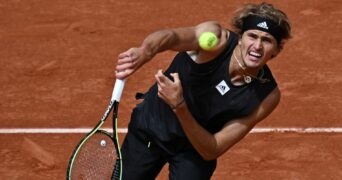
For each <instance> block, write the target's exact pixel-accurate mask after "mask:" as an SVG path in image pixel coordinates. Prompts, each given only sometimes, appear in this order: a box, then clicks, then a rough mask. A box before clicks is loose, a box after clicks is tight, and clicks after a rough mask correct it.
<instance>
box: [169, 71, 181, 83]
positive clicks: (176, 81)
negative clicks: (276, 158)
mask: <svg viewBox="0 0 342 180" xmlns="http://www.w3.org/2000/svg"><path fill="white" fill-rule="evenodd" d="M170 75H171V76H172V77H173V82H174V83H176V84H179V83H180V80H179V74H178V73H171V74H170Z"/></svg>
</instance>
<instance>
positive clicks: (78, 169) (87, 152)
mask: <svg viewBox="0 0 342 180" xmlns="http://www.w3.org/2000/svg"><path fill="white" fill-rule="evenodd" d="M124 85H125V80H120V79H117V80H116V81H115V86H114V89H113V94H112V98H111V101H110V103H109V105H108V107H107V109H106V111H105V113H104V114H103V116H102V118H101V120H100V121H99V122H98V124H97V125H96V126H95V128H94V129H92V130H91V131H90V132H89V133H88V134H87V135H86V136H85V137H84V138H83V139H82V140H81V141H80V142H79V144H78V145H77V146H76V148H75V150H74V151H73V153H72V155H71V158H70V160H69V165H68V170H67V180H80V179H82V180H83V179H92V180H99V179H101V180H104V179H105V180H110V179H112V180H121V179H122V159H121V151H120V145H119V140H118V131H117V117H118V108H119V101H120V98H121V94H122V90H123V88H124ZM112 110H113V135H111V134H110V133H108V132H106V131H104V130H101V129H100V128H101V126H102V125H103V124H104V122H105V121H106V119H107V117H108V116H109V114H110V112H111V111H112Z"/></svg>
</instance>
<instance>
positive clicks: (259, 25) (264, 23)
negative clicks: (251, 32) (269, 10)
mask: <svg viewBox="0 0 342 180" xmlns="http://www.w3.org/2000/svg"><path fill="white" fill-rule="evenodd" d="M257 26H258V27H261V28H264V29H268V26H267V23H266V21H264V22H261V23H259V24H257Z"/></svg>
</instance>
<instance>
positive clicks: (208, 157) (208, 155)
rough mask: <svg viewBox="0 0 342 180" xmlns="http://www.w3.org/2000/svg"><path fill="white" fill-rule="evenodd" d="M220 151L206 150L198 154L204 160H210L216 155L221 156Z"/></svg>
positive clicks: (215, 157) (216, 156)
mask: <svg viewBox="0 0 342 180" xmlns="http://www.w3.org/2000/svg"><path fill="white" fill-rule="evenodd" d="M221 154H222V153H219V152H217V151H215V150H213V151H206V152H201V153H200V155H201V157H202V158H203V159H204V160H206V161H211V160H215V159H217V158H218V157H220V156H221Z"/></svg>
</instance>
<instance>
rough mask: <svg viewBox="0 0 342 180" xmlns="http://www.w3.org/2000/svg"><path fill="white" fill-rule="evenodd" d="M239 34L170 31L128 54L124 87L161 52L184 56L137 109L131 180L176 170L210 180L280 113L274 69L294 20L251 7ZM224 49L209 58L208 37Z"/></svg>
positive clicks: (179, 176)
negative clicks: (229, 154)
mask: <svg viewBox="0 0 342 180" xmlns="http://www.w3.org/2000/svg"><path fill="white" fill-rule="evenodd" d="M232 24H233V27H234V28H235V29H234V30H228V29H225V28H223V27H222V26H220V24H218V23H217V22H212V21H210V22H203V23H201V24H199V25H197V26H194V27H181V28H176V29H166V30H161V31H157V32H154V33H152V34H150V35H148V36H147V37H146V38H145V40H144V41H143V42H142V44H141V46H140V47H133V48H130V49H128V50H127V51H125V52H123V53H121V54H120V55H119V57H118V62H117V66H116V70H117V71H116V77H117V78H119V79H124V78H127V77H129V76H131V75H132V74H134V72H135V71H136V70H138V69H139V68H140V67H141V66H143V65H144V64H145V63H147V62H148V61H150V60H152V59H153V57H154V56H155V55H156V54H157V53H160V52H163V51H166V50H174V51H178V53H177V54H176V56H175V57H174V59H173V61H172V63H171V64H170V66H169V67H168V68H167V69H166V71H165V72H162V71H161V70H159V71H157V70H156V71H157V73H156V75H155V79H156V83H155V84H154V85H152V87H151V88H150V89H149V90H148V91H147V92H146V93H145V94H144V97H143V98H144V100H143V101H142V103H140V104H138V105H137V106H136V108H134V109H133V112H132V115H131V121H130V124H129V128H128V134H127V136H126V138H125V141H124V143H123V146H122V155H123V177H124V179H127V180H137V179H143V180H146V179H155V178H156V176H157V175H158V173H159V172H160V171H161V169H162V167H163V166H164V165H165V164H166V163H168V164H169V179H175V180H183V179H184V180H188V179H196V180H198V179H210V177H211V176H212V175H213V172H214V170H215V168H216V160H217V158H218V157H220V156H221V155H222V154H223V153H225V152H226V151H227V150H228V149H229V148H231V147H232V146H233V145H234V144H236V143H237V142H239V141H240V140H241V139H243V137H245V136H246V134H248V132H249V131H250V130H251V129H252V128H253V127H254V126H255V125H256V124H257V123H259V122H260V121H262V120H263V119H265V118H266V117H267V116H268V115H269V114H270V113H271V112H272V111H273V110H274V109H275V108H276V106H277V105H278V103H279V100H280V91H279V89H278V87H277V83H276V80H275V79H274V78H273V76H272V73H271V70H270V69H269V67H268V66H267V65H266V64H267V62H269V61H270V60H271V59H274V58H275V57H276V56H277V55H278V54H279V52H280V51H281V50H282V49H283V46H284V43H285V41H286V40H287V39H289V38H290V36H291V27H290V23H289V20H288V18H287V16H286V15H285V14H284V13H283V12H282V11H281V10H279V9H276V8H275V7H274V6H273V5H271V4H267V3H261V4H248V5H246V6H244V7H243V8H241V9H239V10H238V11H237V12H236V14H235V17H234V18H233V22H232ZM207 31H210V32H213V33H215V34H216V35H217V36H218V37H219V43H218V45H217V46H216V47H215V48H214V49H212V50H210V51H207V50H204V49H202V48H201V47H200V46H199V45H198V41H197V39H198V37H199V35H200V34H201V33H202V32H207Z"/></svg>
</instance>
